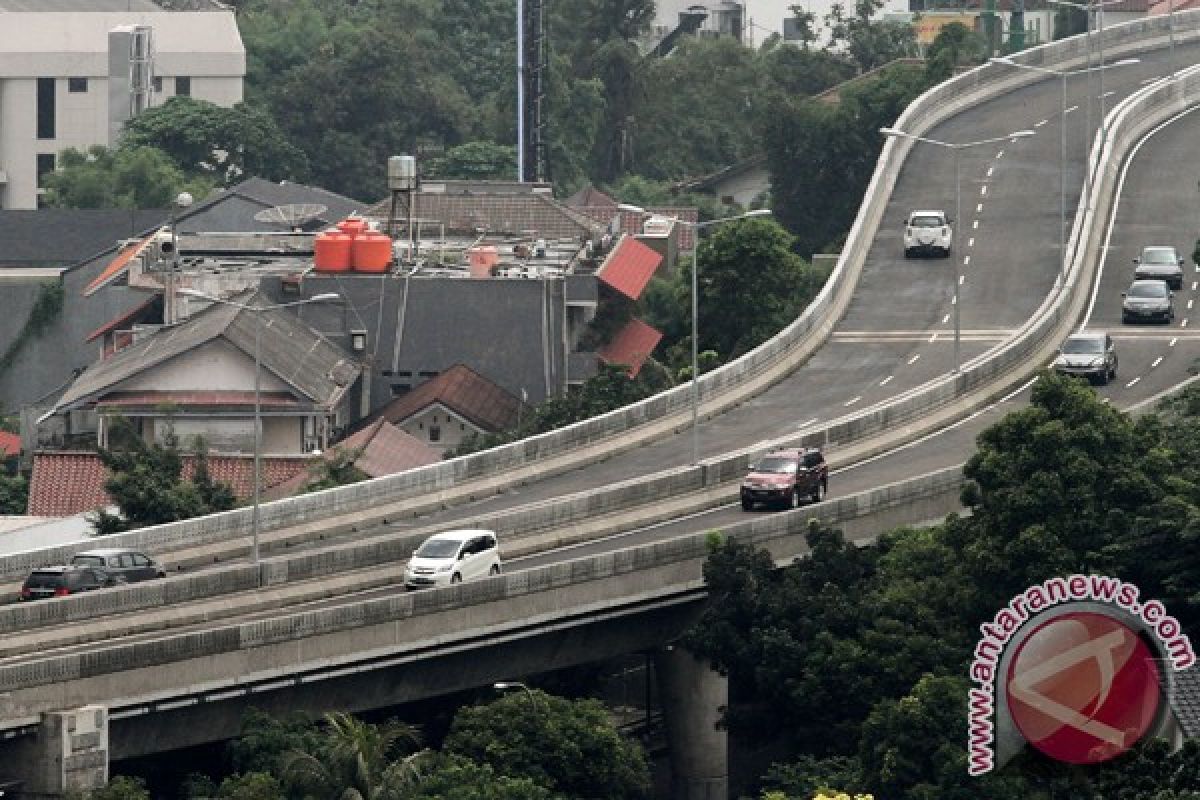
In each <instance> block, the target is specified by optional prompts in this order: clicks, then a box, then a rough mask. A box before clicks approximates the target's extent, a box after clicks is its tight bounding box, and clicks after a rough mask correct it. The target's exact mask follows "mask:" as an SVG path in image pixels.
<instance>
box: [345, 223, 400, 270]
mask: <svg viewBox="0 0 1200 800" xmlns="http://www.w3.org/2000/svg"><path fill="white" fill-rule="evenodd" d="M351 250H352V255H351V262H352V263H353V264H354V269H355V271H356V272H387V270H388V265H389V264H391V263H392V237H390V236H388V235H387V234H385V233H379V232H378V231H364V232H363V233H360V234H359V235H358V236H356V237H354V244H353V245H352V246H351Z"/></svg>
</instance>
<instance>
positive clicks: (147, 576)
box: [71, 547, 167, 583]
mask: <svg viewBox="0 0 1200 800" xmlns="http://www.w3.org/2000/svg"><path fill="white" fill-rule="evenodd" d="M71 566H73V567H99V568H100V569H102V570H104V571H105V572H107V573H108V574H110V575H114V576H116V577H120V578H124V579H125V580H126V581H127V582H129V583H136V582H138V581H149V580H154V579H155V578H163V577H166V574H167V572H166V570H164V569H163V568H162V566H161V565H159V564H158V563H156V562H155V561H154V559H152V558H150V557H149V556H147V555H146V554H145V553H142V552H139V551H137V550H127V549H126V548H123V547H101V548H98V549H96V550H84V551H83V552H82V553H76V554H75V555H73V556H72V557H71Z"/></svg>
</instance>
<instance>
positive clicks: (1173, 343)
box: [1167, 336, 1179, 347]
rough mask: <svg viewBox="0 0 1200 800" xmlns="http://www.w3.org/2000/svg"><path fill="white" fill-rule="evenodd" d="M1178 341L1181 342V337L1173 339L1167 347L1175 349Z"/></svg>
mask: <svg viewBox="0 0 1200 800" xmlns="http://www.w3.org/2000/svg"><path fill="white" fill-rule="evenodd" d="M1178 341H1179V337H1178V336H1176V337H1175V338H1173V339H1171V343H1170V344H1168V345H1167V347H1174V346H1175V343H1176V342H1178Z"/></svg>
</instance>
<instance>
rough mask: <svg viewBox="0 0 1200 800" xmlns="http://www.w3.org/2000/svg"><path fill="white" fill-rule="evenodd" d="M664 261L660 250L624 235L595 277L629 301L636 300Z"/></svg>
mask: <svg viewBox="0 0 1200 800" xmlns="http://www.w3.org/2000/svg"><path fill="white" fill-rule="evenodd" d="M661 263H662V256H661V255H660V254H659V253H658V252H656V251H655V250H652V249H651V248H649V247H647V246H646V245H644V244H642V243H641V242H639V241H638V240H637V239H634V238H633V237H632V236H625V237H623V238H622V239H621V241H620V242H618V243H617V246H616V247H614V248H613V250H612V252H611V253H609V254H608V258H606V259H604V263H603V264H601V265H600V271H599V272H597V273H596V276H597V277H598V278H599V279H600V280H601V281H603V282H604V283H606V284H608V285H609V286H611V287H612V288H614V289H616V290H617V291H618V292H620V293H621V294H623V295H625V296H626V297H628V298H629V299H630V300H637V299H638V298H639V297H641V296H642V290H643V289H645V288H646V284H647V283H649V282H650V278H652V277H653V276H654V271H655V270H657V269H658V265H659V264H661Z"/></svg>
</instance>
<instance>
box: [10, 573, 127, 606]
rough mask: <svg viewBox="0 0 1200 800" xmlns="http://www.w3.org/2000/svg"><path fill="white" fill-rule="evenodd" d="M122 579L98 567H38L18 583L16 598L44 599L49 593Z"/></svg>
mask: <svg viewBox="0 0 1200 800" xmlns="http://www.w3.org/2000/svg"><path fill="white" fill-rule="evenodd" d="M124 583H125V579H124V578H122V577H121V576H119V575H109V574H108V573H107V572H105V571H104V570H103V569H100V568H99V567H79V566H74V567H73V566H70V565H67V566H62V567H40V568H39V569H35V570H33V571H32V572H30V573H29V577H27V578H25V582H24V583H23V584H21V593H20V594H19V595H18V596H17V599H18V600H21V601H27V600H45V599H47V598H50V597H67V596H69V595H73V594H79V593H80V592H92V591H95V590H96V589H105V588H107V587H109V586H121V585H123V584H124Z"/></svg>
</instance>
